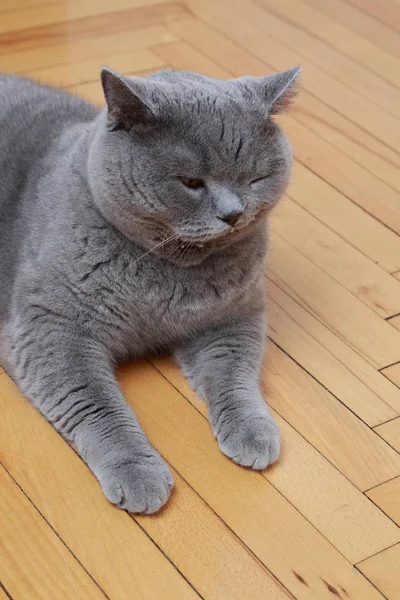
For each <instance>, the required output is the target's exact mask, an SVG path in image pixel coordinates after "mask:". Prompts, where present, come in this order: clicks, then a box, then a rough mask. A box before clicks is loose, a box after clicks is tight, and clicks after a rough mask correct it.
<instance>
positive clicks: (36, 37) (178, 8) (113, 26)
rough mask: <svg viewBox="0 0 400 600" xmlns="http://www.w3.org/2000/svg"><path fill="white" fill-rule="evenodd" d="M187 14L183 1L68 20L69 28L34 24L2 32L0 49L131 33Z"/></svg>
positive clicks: (10, 50) (10, 49) (9, 49)
mask: <svg viewBox="0 0 400 600" xmlns="http://www.w3.org/2000/svg"><path fill="white" fill-rule="evenodd" d="M60 1H62V0H60ZM0 10H1V9H0ZM187 16H189V13H188V11H187V10H186V8H185V7H184V6H183V4H181V3H178V2H168V3H166V4H156V5H154V6H152V5H149V6H140V7H136V8H128V9H127V10H121V11H117V12H112V13H107V14H104V15H97V16H92V17H87V18H84V19H77V20H75V21H68V27H66V26H65V23H63V22H62V23H56V24H52V25H45V26H43V27H33V28H30V29H25V30H23V31H14V32H12V33H3V34H2V35H0V52H3V53H10V52H15V51H16V50H26V49H28V48H35V47H41V48H42V47H44V46H48V45H52V44H60V43H63V44H67V45H68V44H71V43H74V42H76V41H77V40H78V39H82V38H85V39H87V38H88V37H97V36H99V35H104V34H105V33H117V32H119V31H126V30H129V31H130V32H131V33H132V32H133V31H135V30H136V29H139V28H142V27H146V26H148V25H155V24H159V23H165V22H168V21H170V20H172V19H183V18H185V17H187ZM112 50H113V49H112Z"/></svg>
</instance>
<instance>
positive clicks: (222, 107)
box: [151, 69, 260, 118]
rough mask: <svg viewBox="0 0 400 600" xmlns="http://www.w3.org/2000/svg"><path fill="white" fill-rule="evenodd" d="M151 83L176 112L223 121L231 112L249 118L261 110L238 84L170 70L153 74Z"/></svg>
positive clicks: (257, 103)
mask: <svg viewBox="0 0 400 600" xmlns="http://www.w3.org/2000/svg"><path fill="white" fill-rule="evenodd" d="M151 79H153V80H155V81H157V83H158V84H159V86H160V87H159V92H162V96H163V98H164V100H165V102H166V103H167V104H169V105H170V107H171V108H172V109H175V110H177V111H183V112H186V111H188V112H190V113H193V114H196V113H206V114H207V113H208V114H210V115H216V116H217V117H219V118H222V117H230V116H231V115H232V112H234V113H238V114H243V117H245V116H246V114H247V115H248V116H252V114H253V113H254V112H255V111H256V110H257V109H260V102H259V101H257V100H258V99H257V97H256V95H254V97H253V98H249V96H248V93H247V94H246V90H244V89H242V88H241V86H240V85H239V84H238V83H237V80H226V81H225V80H220V79H214V78H212V77H207V76H205V75H200V74H199V73H192V72H190V71H174V70H172V69H171V70H166V71H161V72H159V73H156V74H154V75H152V76H151ZM155 96H157V92H156V93H155ZM249 109H250V110H249Z"/></svg>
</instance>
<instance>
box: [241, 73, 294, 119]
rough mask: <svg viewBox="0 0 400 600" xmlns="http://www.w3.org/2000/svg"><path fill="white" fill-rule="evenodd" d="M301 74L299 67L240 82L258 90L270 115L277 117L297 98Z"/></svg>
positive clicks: (247, 78)
mask: <svg viewBox="0 0 400 600" xmlns="http://www.w3.org/2000/svg"><path fill="white" fill-rule="evenodd" d="M300 72H301V67H300V66H297V67H294V68H293V69H289V70H287V71H282V72H280V73H274V74H273V75H268V76H267V77H243V78H241V79H239V81H242V82H243V83H244V84H245V85H246V86H251V87H252V88H253V90H254V89H256V90H257V95H258V96H259V97H261V100H262V101H263V103H265V105H266V109H267V112H268V114H269V115H277V114H279V113H281V112H283V111H284V110H286V109H287V108H288V107H289V106H290V104H291V103H292V101H293V99H294V98H295V96H296V93H297V84H298V79H299V75H300Z"/></svg>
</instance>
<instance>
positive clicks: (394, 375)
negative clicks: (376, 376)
mask: <svg viewBox="0 0 400 600" xmlns="http://www.w3.org/2000/svg"><path fill="white" fill-rule="evenodd" d="M381 372H382V373H383V374H384V375H385V377H387V378H388V379H390V381H393V383H394V384H395V385H397V386H398V387H400V363H397V364H395V365H392V366H391V367H386V369H382V371H381Z"/></svg>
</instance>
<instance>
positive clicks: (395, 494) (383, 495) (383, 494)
mask: <svg viewBox="0 0 400 600" xmlns="http://www.w3.org/2000/svg"><path fill="white" fill-rule="evenodd" d="M367 496H368V498H371V500H373V501H374V502H375V504H376V505H377V506H379V508H381V509H382V510H383V512H385V513H386V514H387V515H388V516H389V517H390V518H391V519H393V521H394V522H395V523H397V525H399V526H400V477H396V478H395V479H391V480H390V481H386V483H382V485H378V486H377V487H376V488H373V489H372V490H370V491H369V492H367Z"/></svg>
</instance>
